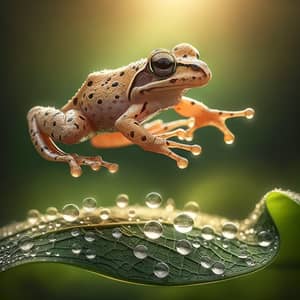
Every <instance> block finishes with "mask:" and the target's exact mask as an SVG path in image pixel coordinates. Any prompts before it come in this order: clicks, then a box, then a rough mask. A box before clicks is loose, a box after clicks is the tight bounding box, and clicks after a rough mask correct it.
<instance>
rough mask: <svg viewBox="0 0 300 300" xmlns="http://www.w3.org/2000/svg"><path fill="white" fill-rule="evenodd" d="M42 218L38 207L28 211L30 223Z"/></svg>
mask: <svg viewBox="0 0 300 300" xmlns="http://www.w3.org/2000/svg"><path fill="white" fill-rule="evenodd" d="M39 219H40V212H39V211H38V210H36V209H31V210H29V211H28V213H27V221H28V222H29V223H30V224H35V223H37V222H38V220H39Z"/></svg>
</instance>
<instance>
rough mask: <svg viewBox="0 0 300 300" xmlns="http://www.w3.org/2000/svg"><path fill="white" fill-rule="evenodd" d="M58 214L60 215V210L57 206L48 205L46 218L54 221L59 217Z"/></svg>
mask: <svg viewBox="0 0 300 300" xmlns="http://www.w3.org/2000/svg"><path fill="white" fill-rule="evenodd" d="M57 216H58V210H57V208H56V207H52V206H51V207H48V208H47V209H46V218H47V220H49V221H53V220H55V219H56V218H57Z"/></svg>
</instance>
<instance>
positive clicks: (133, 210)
mask: <svg viewBox="0 0 300 300" xmlns="http://www.w3.org/2000/svg"><path fill="white" fill-rule="evenodd" d="M135 214H136V212H135V209H133V208H131V209H129V210H128V217H129V218H131V219H132V218H134V217H135Z"/></svg>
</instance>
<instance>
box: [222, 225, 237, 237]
mask: <svg viewBox="0 0 300 300" xmlns="http://www.w3.org/2000/svg"><path fill="white" fill-rule="evenodd" d="M237 232H238V227H237V226H236V225H235V224H234V223H231V222H227V223H225V224H224V225H223V227H222V235H223V236H224V238H226V239H229V240H232V239H234V238H235V237H236V234H237Z"/></svg>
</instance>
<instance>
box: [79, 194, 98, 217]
mask: <svg viewBox="0 0 300 300" xmlns="http://www.w3.org/2000/svg"><path fill="white" fill-rule="evenodd" d="M82 208H83V209H84V211H85V212H87V213H91V212H93V211H95V210H96V208H97V200H96V199H95V198H93V197H87V198H84V199H83V200H82Z"/></svg>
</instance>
